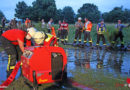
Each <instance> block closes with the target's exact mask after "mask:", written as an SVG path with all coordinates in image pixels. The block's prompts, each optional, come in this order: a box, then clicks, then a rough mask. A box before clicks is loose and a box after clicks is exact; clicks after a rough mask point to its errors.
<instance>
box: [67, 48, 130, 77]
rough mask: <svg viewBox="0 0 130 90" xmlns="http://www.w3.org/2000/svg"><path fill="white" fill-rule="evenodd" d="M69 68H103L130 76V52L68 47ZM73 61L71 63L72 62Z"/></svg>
mask: <svg viewBox="0 0 130 90" xmlns="http://www.w3.org/2000/svg"><path fill="white" fill-rule="evenodd" d="M67 52H68V67H72V68H71V69H70V68H69V70H73V71H74V70H76V69H78V68H82V71H84V69H94V70H98V69H102V70H104V71H106V72H109V73H112V74H114V75H116V74H120V75H125V76H130V60H129V58H130V52H123V51H106V50H93V49H71V50H70V49H68V50H67ZM70 61H71V63H70Z"/></svg>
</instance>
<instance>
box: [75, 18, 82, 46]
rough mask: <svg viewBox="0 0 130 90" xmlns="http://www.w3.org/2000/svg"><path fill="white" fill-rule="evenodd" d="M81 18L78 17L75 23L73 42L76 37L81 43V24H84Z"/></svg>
mask: <svg viewBox="0 0 130 90" xmlns="http://www.w3.org/2000/svg"><path fill="white" fill-rule="evenodd" d="M81 20H82V18H81V17H79V18H78V21H77V22H76V23H75V27H76V32H75V39H74V42H73V44H75V43H76V42H77V38H79V43H81V34H82V30H83V26H84V25H83V23H82V22H81Z"/></svg>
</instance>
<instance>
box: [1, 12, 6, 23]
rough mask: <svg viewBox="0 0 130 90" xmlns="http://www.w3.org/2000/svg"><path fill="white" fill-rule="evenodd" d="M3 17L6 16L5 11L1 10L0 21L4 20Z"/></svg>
mask: <svg viewBox="0 0 130 90" xmlns="http://www.w3.org/2000/svg"><path fill="white" fill-rule="evenodd" d="M3 17H5V16H4V14H3V12H2V11H0V23H1V20H2V18H3Z"/></svg>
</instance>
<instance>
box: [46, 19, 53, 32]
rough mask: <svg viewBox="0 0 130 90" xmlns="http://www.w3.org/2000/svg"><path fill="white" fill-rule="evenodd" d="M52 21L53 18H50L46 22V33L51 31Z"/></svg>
mask: <svg viewBox="0 0 130 90" xmlns="http://www.w3.org/2000/svg"><path fill="white" fill-rule="evenodd" d="M52 22H53V19H52V18H51V19H50V21H49V22H48V23H47V29H48V33H50V32H51V28H52Z"/></svg>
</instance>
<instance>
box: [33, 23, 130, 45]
mask: <svg viewBox="0 0 130 90" xmlns="http://www.w3.org/2000/svg"><path fill="white" fill-rule="evenodd" d="M96 26H97V24H93V27H92V31H91V37H92V40H93V43H94V44H96V41H97V33H96ZM35 27H36V28H37V29H38V30H40V31H45V32H47V28H45V29H42V28H41V24H40V23H36V24H35ZM54 27H55V30H56V33H57V32H58V30H57V29H58V25H54ZM106 27H107V32H105V33H104V34H105V38H106V41H107V44H109V43H111V42H112V40H113V39H114V33H115V32H116V29H115V24H106ZM123 35H124V43H125V45H128V44H130V39H129V38H130V28H124V29H123ZM74 37H75V26H74V24H70V25H69V34H68V42H69V43H73V40H74ZM83 40H84V35H83V33H82V41H83ZM119 41H120V40H119V39H118V40H117V44H118V43H120V42H119Z"/></svg>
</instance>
